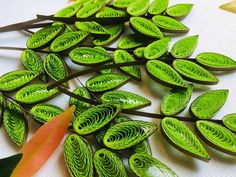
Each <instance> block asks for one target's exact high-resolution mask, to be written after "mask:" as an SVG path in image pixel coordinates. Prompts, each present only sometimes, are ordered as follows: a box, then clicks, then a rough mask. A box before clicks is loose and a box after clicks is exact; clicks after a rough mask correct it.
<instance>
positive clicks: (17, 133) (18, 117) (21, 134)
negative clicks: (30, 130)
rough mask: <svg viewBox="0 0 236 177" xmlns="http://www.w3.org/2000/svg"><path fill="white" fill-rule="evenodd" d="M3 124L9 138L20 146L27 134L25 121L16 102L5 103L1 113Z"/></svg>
mask: <svg viewBox="0 0 236 177" xmlns="http://www.w3.org/2000/svg"><path fill="white" fill-rule="evenodd" d="M3 125H4V128H5V129H6V131H7V134H8V135H9V137H10V138H11V140H12V141H13V142H14V143H15V144H16V145H17V146H19V147H21V146H22V145H23V144H24V141H25V138H26V134H27V122H26V119H25V115H24V113H23V112H22V111H21V108H20V107H19V105H18V104H17V103H15V102H10V103H8V104H7V106H6V108H5V111H4V114H3Z"/></svg>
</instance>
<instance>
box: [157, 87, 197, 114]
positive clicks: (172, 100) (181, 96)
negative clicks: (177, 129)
mask: <svg viewBox="0 0 236 177" xmlns="http://www.w3.org/2000/svg"><path fill="white" fill-rule="evenodd" d="M192 91H193V86H192V85H189V86H188V89H187V90H178V89H171V90H170V91H169V92H168V93H167V94H166V95H165V96H164V98H163V99H162V101H161V112H162V113H163V114H164V115H166V116H173V115H176V114H178V113H180V112H181V111H183V110H184V109H185V108H186V107H187V104H188V102H189V100H190V98H191V95H192Z"/></svg>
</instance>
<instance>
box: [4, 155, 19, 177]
mask: <svg viewBox="0 0 236 177" xmlns="http://www.w3.org/2000/svg"><path fill="white" fill-rule="evenodd" d="M21 158H22V154H16V155H13V156H10V157H7V158H4V159H0V171H1V173H0V177H10V176H11V173H12V171H13V170H14V168H15V167H16V165H17V164H18V163H19V161H20V160H21Z"/></svg>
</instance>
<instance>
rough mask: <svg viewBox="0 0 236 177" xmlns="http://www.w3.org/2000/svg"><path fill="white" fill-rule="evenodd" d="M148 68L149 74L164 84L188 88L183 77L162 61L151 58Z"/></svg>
mask: <svg viewBox="0 0 236 177" xmlns="http://www.w3.org/2000/svg"><path fill="white" fill-rule="evenodd" d="M146 68H147V74H148V75H149V76H150V77H151V78H152V79H154V80H156V81H157V82H160V83H161V84H163V85H166V86H168V87H175V88H179V89H186V88H187V85H186V84H185V82H184V80H183V79H182V77H181V76H180V75H179V74H178V73H177V72H176V71H175V70H174V69H173V68H172V67H170V66H169V65H168V64H166V63H164V62H162V61H158V60H149V61H148V62H147V64H146Z"/></svg>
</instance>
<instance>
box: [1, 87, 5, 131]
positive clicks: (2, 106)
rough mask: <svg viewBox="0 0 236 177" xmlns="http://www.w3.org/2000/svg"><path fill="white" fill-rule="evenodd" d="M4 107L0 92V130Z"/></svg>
mask: <svg viewBox="0 0 236 177" xmlns="http://www.w3.org/2000/svg"><path fill="white" fill-rule="evenodd" d="M4 107H5V100H4V98H3V96H2V95H1V92H0V128H1V125H2V118H3V112H4Z"/></svg>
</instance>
